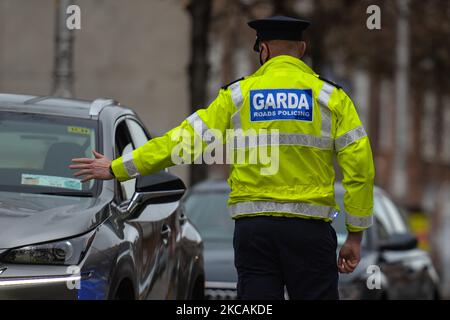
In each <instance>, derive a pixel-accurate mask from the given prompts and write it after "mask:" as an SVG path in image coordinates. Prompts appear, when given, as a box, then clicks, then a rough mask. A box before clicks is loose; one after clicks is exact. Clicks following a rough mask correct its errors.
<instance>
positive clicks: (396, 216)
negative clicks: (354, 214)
mask: <svg viewBox="0 0 450 320" xmlns="http://www.w3.org/2000/svg"><path fill="white" fill-rule="evenodd" d="M229 191H230V190H229V187H228V184H227V183H226V182H225V181H206V182H203V183H200V184H198V185H197V186H195V187H194V188H192V190H191V191H190V193H189V194H188V195H187V196H186V197H185V199H184V200H183V210H185V212H186V215H187V216H188V217H189V218H190V219H191V220H192V222H193V223H194V225H196V226H197V228H198V230H199V232H200V234H201V235H202V238H203V241H204V248H205V250H204V258H205V271H206V282H205V285H206V288H205V296H206V298H208V299H235V298H236V283H237V274H236V270H235V268H234V261H233V256H234V253H233V230H234V222H233V220H232V219H231V218H230V215H229V213H228V209H227V199H228V193H229ZM335 191H336V201H337V203H338V204H339V207H340V208H341V209H342V210H343V197H344V189H343V188H342V186H341V185H340V184H337V185H336V186H335ZM343 213H344V212H343V211H341V213H340V214H339V216H338V217H337V218H336V219H335V220H334V221H333V227H334V228H335V230H336V233H337V237H338V250H339V249H340V246H342V244H343V243H344V241H345V239H346V235H347V231H346V227H345V215H344V214H343ZM374 217H375V218H374V225H373V226H372V227H371V228H370V229H369V230H368V231H367V232H365V233H364V238H363V242H362V252H361V256H362V257H361V262H360V264H359V266H358V267H357V268H356V270H355V271H354V272H353V273H352V274H340V277H339V291H340V297H341V299H437V298H439V287H438V276H437V273H436V271H435V268H434V267H433V264H432V262H431V259H430V256H429V255H428V253H427V252H425V251H422V250H419V249H417V240H416V238H415V236H413V235H412V234H411V233H410V232H409V230H408V227H407V224H406V223H405V220H404V218H403V216H402V214H401V212H400V210H399V209H398V207H397V206H396V205H395V204H394V203H393V202H392V200H391V199H390V198H389V196H388V195H387V194H386V193H385V192H384V191H383V190H381V189H380V188H375V190H374Z"/></svg>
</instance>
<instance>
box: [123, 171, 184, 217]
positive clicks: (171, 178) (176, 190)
mask: <svg viewBox="0 0 450 320" xmlns="http://www.w3.org/2000/svg"><path fill="white" fill-rule="evenodd" d="M185 192H186V186H185V185H184V183H183V181H182V180H181V179H180V178H178V177H177V176H175V175H173V174H170V173H168V172H167V171H160V172H158V173H154V174H152V175H149V176H138V177H137V178H136V191H135V193H134V195H133V197H132V198H131V200H130V201H129V202H128V204H127V205H126V208H124V207H122V208H121V209H120V208H119V210H120V211H121V212H122V213H123V214H125V215H129V214H132V213H133V212H134V211H135V209H137V208H138V207H139V206H140V205H143V204H145V203H147V202H150V201H151V202H152V203H164V202H173V201H177V200H180V199H181V197H182V196H183V195H184V193H185Z"/></svg>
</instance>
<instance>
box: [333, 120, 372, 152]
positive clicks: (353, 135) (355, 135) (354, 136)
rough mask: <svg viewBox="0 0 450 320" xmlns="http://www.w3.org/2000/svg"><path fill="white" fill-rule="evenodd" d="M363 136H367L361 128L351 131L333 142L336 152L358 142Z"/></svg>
mask: <svg viewBox="0 0 450 320" xmlns="http://www.w3.org/2000/svg"><path fill="white" fill-rule="evenodd" d="M365 136H367V133H366V130H364V127H363V126H359V127H357V128H355V129H353V130H350V131H349V132H347V133H345V134H343V135H342V136H340V137H339V138H337V139H336V140H335V141H334V146H335V148H336V151H340V150H342V149H344V148H345V147H346V146H348V145H349V144H352V143H353V142H355V141H358V140H359V139H361V138H364V137H365Z"/></svg>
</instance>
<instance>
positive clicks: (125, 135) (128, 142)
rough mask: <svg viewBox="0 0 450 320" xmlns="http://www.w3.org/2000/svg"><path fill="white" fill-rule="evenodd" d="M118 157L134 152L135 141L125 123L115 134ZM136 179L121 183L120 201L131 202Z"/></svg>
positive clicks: (122, 123) (118, 127) (123, 122)
mask: <svg viewBox="0 0 450 320" xmlns="http://www.w3.org/2000/svg"><path fill="white" fill-rule="evenodd" d="M115 150H116V156H117V157H118V156H123V155H125V154H127V153H130V152H131V151H133V150H134V146H133V140H132V138H131V134H130V132H129V130H128V127H127V125H126V122H125V121H122V122H120V123H119V124H118V126H117V128H116V133H115ZM135 185H136V179H130V180H127V181H124V182H120V183H119V186H120V188H119V196H120V198H121V199H120V200H122V201H125V200H130V199H131V197H132V196H133V194H134V191H135Z"/></svg>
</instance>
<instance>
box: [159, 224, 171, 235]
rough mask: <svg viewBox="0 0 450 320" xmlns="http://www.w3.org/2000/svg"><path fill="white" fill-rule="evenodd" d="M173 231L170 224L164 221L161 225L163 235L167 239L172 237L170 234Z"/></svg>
mask: <svg viewBox="0 0 450 320" xmlns="http://www.w3.org/2000/svg"><path fill="white" fill-rule="evenodd" d="M171 233H172V229H170V226H169V225H168V224H166V223H164V224H163V225H162V227H161V235H162V237H163V238H164V239H167V238H169V237H170V234H171Z"/></svg>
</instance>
